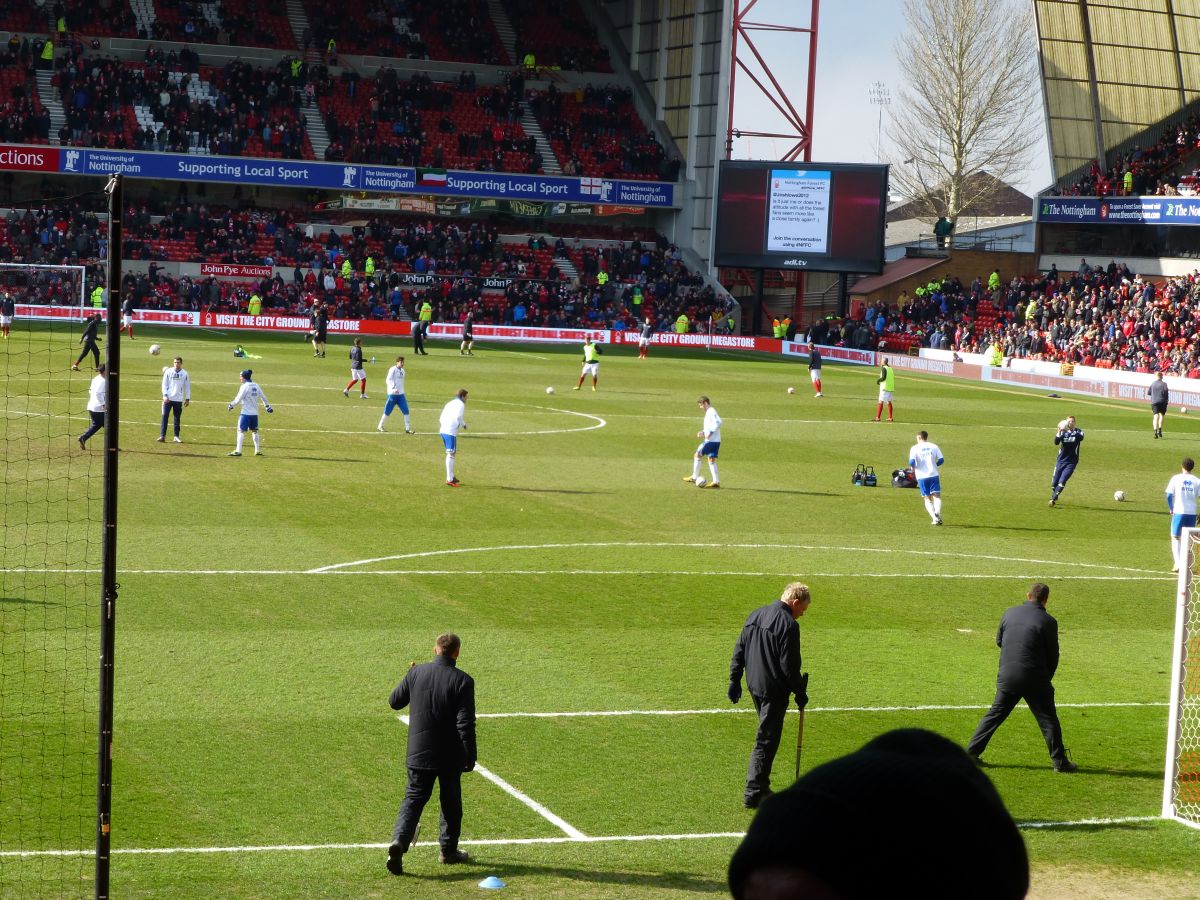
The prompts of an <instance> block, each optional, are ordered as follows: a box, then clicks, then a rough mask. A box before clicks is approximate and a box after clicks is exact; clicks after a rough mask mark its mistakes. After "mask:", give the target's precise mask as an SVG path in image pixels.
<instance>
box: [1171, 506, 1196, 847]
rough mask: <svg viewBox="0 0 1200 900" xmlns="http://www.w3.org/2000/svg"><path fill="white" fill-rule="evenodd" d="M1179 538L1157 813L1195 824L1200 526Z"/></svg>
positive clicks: (1188, 530) (1193, 825) (1192, 825)
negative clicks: (1180, 558) (1180, 562)
mask: <svg viewBox="0 0 1200 900" xmlns="http://www.w3.org/2000/svg"><path fill="white" fill-rule="evenodd" d="M1182 540H1183V541H1184V542H1185V543H1184V548H1186V551H1187V554H1186V556H1185V557H1183V558H1185V559H1186V560H1187V562H1186V564H1184V565H1182V566H1180V572H1179V590H1178V596H1177V597H1176V600H1175V602H1176V606H1175V642H1174V644H1173V651H1172V659H1171V715H1170V719H1169V720H1168V726H1167V766H1166V777H1165V779H1164V784H1163V816H1164V817H1165V818H1170V819H1175V820H1176V821H1179V822H1182V823H1183V824H1185V825H1190V826H1191V827H1193V828H1200V529H1195V528H1189V529H1185V531H1184V532H1183V536H1182ZM1182 549H1183V548H1181V550H1182ZM1181 556H1183V554H1182V552H1181Z"/></svg>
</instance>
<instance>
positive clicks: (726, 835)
mask: <svg viewBox="0 0 1200 900" xmlns="http://www.w3.org/2000/svg"><path fill="white" fill-rule="evenodd" d="M1157 821H1165V820H1163V819H1162V817H1161V816H1115V817H1113V818H1105V819H1073V820H1070V821H1064V822H1018V823H1017V827H1018V828H1024V829H1040V828H1082V827H1088V826H1095V825H1124V824H1128V823H1131V822H1157ZM745 836H746V835H745V832H742V831H710V832H695V833H692V834H614V835H594V836H589V835H582V836H580V837H536V838H476V839H474V840H471V839H466V840H460V841H459V842H458V843H459V844H460V845H463V846H467V847H519V846H526V845H529V844H614V843H639V842H644V841H710V840H731V839H732V840H740V839H741V838H743V837H745ZM437 845H438V844H437V841H421V842H419V843H417V844H414V845H413V846H414V847H436V846H437ZM387 847H388V845H387V844H381V843H340V844H265V845H261V846H254V845H246V846H240V847H114V848H113V849H112V851H111V852H112V853H113V855H120V856H167V855H175V854H183V853H312V852H314V851H318V850H386V849H387ZM94 855H95V852H94V851H92V850H0V858H5V859H13V858H19V859H26V858H31V857H38V856H57V857H76V856H81V857H87V858H91V857H93V856H94Z"/></svg>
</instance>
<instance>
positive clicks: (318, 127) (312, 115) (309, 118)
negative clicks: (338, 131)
mask: <svg viewBox="0 0 1200 900" xmlns="http://www.w3.org/2000/svg"><path fill="white" fill-rule="evenodd" d="M309 52H310V53H311V52H312V51H309ZM300 114H301V115H303V116H304V123H305V125H304V129H305V131H306V132H308V142H309V143H310V144H312V148H313V156H315V157H316V158H317V159H319V160H322V161H323V160H324V159H325V150H326V148H328V147H329V145H330V143H331V141H330V140H329V132H328V131H326V130H325V119H324V118H323V117H322V115H321V107H319V106H311V107H310V106H305V107H303V108H302V109H301V110H300Z"/></svg>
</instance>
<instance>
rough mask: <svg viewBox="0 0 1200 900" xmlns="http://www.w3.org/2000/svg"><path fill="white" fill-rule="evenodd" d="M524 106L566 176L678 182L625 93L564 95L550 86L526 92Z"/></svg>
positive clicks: (674, 167) (612, 89)
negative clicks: (547, 140) (660, 179)
mask: <svg viewBox="0 0 1200 900" xmlns="http://www.w3.org/2000/svg"><path fill="white" fill-rule="evenodd" d="M529 106H530V110H531V111H532V112H533V115H534V117H535V118H537V120H538V122H539V124H540V125H541V126H542V130H543V131H545V133H546V136H547V138H549V140H550V143H551V145H552V146H553V147H554V150H555V153H556V154H557V155H558V157H559V160H560V161H561V163H562V168H563V173H564V174H566V175H601V176H610V177H611V176H615V175H627V176H644V177H651V178H663V179H665V180H667V181H675V180H676V179H678V177H679V168H680V163H679V161H678V160H671V159H668V156H667V153H666V151H665V150H664V149H663V146H662V144H660V143H659V142H658V139H657V138H655V136H654V135H653V134H652V133H651V132H649V131H647V130H646V128H645V126H644V125H643V124H642V121H641V119H640V118H639V117H638V114H637V110H636V109H635V107H634V105H633V97H632V93H631V92H630V91H629V89H628V88H622V87H619V86H617V85H611V84H610V85H603V86H601V87H593V86H592V85H591V84H588V85H586V86H585V87H583V88H581V89H579V90H577V91H574V92H571V93H564V92H562V91H559V90H558V88H557V87H555V85H554V84H553V83H552V84H551V85H550V87H549V88H548V89H547V90H546V91H531V92H530V94H529Z"/></svg>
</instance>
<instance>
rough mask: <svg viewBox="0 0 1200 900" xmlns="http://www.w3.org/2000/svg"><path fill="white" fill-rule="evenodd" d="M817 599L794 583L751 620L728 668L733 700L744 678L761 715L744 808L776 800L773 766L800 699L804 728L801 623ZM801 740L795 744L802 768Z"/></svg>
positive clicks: (739, 695) (805, 699) (805, 679)
mask: <svg viewBox="0 0 1200 900" xmlns="http://www.w3.org/2000/svg"><path fill="white" fill-rule="evenodd" d="M811 602H812V598H811V596H810V595H809V591H808V585H806V584H802V583H801V582H799V581H794V582H792V583H791V584H789V585H788V586H787V587H785V588H784V589H783V594H781V595H780V597H779V599H778V600H777V601H775V602H773V603H768V604H767V605H766V606H764V607H761V608H760V609H756V610H755V611H754V612H752V613H751V614H750V617H749V618H748V619H746V624H745V625H743V626H742V633H741V634H740V635H739V636H738V639H737V643H736V644H735V645H734V648H733V659H732V660H731V661H730V663H729V700H730V702H732V703H737V702H738V701H739V700H741V699H742V672H743V671H744V672H745V673H746V686H747V687H749V688H750V698H751V699H752V700H753V701H754V708H755V710H757V711H758V733H757V735H756V736H755V739H754V750H753V751H751V753H750V769H749V772H748V773H747V775H746V794H745V800H744V803H745V806H746V808H747V809H757V808H758V806H759V804H761V803H762V801H763V800H765V799H766V798H767V797H769V796H770V795H771V765H772V763H774V761H775V754H776V752H777V751H778V750H779V741H780V740H781V739H782V737H783V720H784V715H785V714H786V713H787V706H788V700H789V698H790V697H791V695H793V694H795V696H796V705H797V706H798V707H799V708H800V715H801V727H803V716H804V707H805V706H807V705H808V674H807V673H805V674H801V673H800V626H799V624H797V622H796V620H797V619H798V618H800V617H801V616H802V615H804V613H805V612H806V611H807V610H808V606H809V604H810V603H811ZM799 752H800V743H799V740H798V741H797V744H796V753H797V767H798V766H799Z"/></svg>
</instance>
